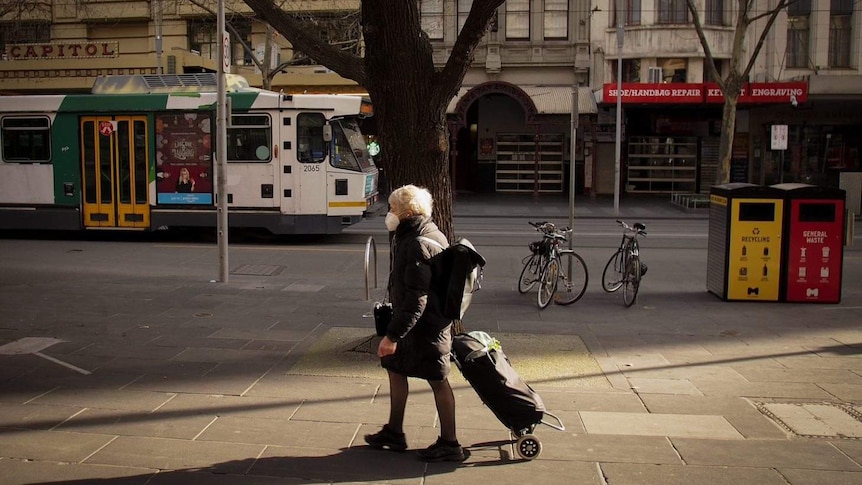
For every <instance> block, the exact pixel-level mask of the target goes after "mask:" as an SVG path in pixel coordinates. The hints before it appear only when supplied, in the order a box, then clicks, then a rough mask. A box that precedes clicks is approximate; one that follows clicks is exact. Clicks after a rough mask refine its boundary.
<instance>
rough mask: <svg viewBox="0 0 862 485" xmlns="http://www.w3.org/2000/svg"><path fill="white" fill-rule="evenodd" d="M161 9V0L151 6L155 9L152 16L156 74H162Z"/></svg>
mask: <svg viewBox="0 0 862 485" xmlns="http://www.w3.org/2000/svg"><path fill="white" fill-rule="evenodd" d="M162 7H163V6H162V0H157V1H156V2H154V4H153V8H155V12H153V14H154V15H153V16H154V17H155V21H156V74H162V22H163V20H164V18H163V13H164V12H163V11H162Z"/></svg>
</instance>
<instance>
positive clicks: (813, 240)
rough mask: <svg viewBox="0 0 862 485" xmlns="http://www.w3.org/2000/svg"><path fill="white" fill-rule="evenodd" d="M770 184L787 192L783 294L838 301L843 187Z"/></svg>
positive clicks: (793, 298) (785, 298) (803, 299)
mask: <svg viewBox="0 0 862 485" xmlns="http://www.w3.org/2000/svg"><path fill="white" fill-rule="evenodd" d="M772 187H774V188H777V189H781V190H784V191H785V193H786V197H785V208H786V212H785V223H784V251H783V253H784V258H785V262H784V264H782V265H781V266H782V268H783V272H784V275H783V277H782V291H781V293H782V297H783V298H782V300H783V301H788V302H813V303H838V302H840V301H841V269H842V266H843V262H844V246H843V245H844V200H845V192H844V191H843V190H841V189H838V188H834V187H820V186H815V185H806V184H778V185H773V186H772Z"/></svg>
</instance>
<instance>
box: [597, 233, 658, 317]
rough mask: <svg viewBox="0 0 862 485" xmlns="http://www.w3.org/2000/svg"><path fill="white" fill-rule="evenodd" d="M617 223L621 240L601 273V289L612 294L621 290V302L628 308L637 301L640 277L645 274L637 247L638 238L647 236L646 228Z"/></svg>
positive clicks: (645, 270) (638, 247) (645, 267)
mask: <svg viewBox="0 0 862 485" xmlns="http://www.w3.org/2000/svg"><path fill="white" fill-rule="evenodd" d="M617 223H619V225H621V226H622V227H623V238H622V240H621V241H620V247H619V248H618V249H617V251H616V252H615V253H614V254H613V256H611V259H609V260H608V264H606V265H605V269H604V271H602V289H603V290H605V291H606V292H608V293H613V292H615V291H617V290H619V289H620V288H623V301H624V302H625V304H626V307H630V306H632V304H634V302H635V300H636V299H637V296H638V289H639V288H640V284H641V277H642V276H643V275H644V274H646V272H647V266H646V264H645V263H643V262H641V260H640V246H639V245H638V237H640V236H646V235H647V233H646V226H645V225H643V224H641V223H640V222H636V223H635V224H634V225H633V226H630V225H628V224H626V223H625V222H623V221H619V220H618V221H617Z"/></svg>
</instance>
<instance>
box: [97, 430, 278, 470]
mask: <svg viewBox="0 0 862 485" xmlns="http://www.w3.org/2000/svg"><path fill="white" fill-rule="evenodd" d="M264 448H265V446H262V445H249V444H242V443H224V442H213V441H191V440H175V439H165V438H146V437H139V436H120V437H118V438H116V439H115V440H113V441H111V442H110V444H108V445H107V446H105V447H104V448H102V449H100V450H99V451H98V452H97V453H95V454H93V455H92V456H90V457H89V458H87V460H86V463H91V464H97V465H115V466H131V467H139V468H152V469H159V470H178V469H183V468H207V469H209V470H211V471H213V472H222V473H244V472H245V471H246V470H247V468H244V467H242V466H241V465H238V464H237V463H236V462H235V460H236V459H237V457H256V456H260V454H261V452H262V451H263V450H264Z"/></svg>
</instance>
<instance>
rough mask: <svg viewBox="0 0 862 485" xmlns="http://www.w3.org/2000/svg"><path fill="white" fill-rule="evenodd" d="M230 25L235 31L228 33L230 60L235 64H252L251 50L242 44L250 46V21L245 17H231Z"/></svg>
mask: <svg viewBox="0 0 862 485" xmlns="http://www.w3.org/2000/svg"><path fill="white" fill-rule="evenodd" d="M230 25H231V27H233V30H234V31H235V33H234V32H231V33H230V53H231V62H232V63H233V64H234V65H235V66H251V65H253V64H254V61H253V60H252V58H251V57H252V52H249V51H250V49H246V48H245V47H244V46H243V43H245V45H247V46H251V22H250V21H249V20H247V19H239V18H233V19H231V20H230ZM228 31H230V29H228ZM237 36H238V37H237Z"/></svg>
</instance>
